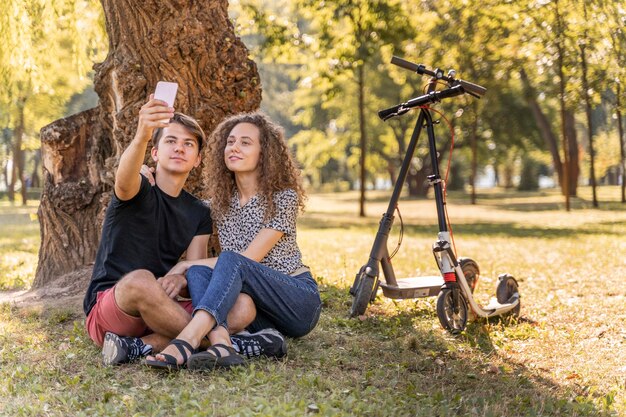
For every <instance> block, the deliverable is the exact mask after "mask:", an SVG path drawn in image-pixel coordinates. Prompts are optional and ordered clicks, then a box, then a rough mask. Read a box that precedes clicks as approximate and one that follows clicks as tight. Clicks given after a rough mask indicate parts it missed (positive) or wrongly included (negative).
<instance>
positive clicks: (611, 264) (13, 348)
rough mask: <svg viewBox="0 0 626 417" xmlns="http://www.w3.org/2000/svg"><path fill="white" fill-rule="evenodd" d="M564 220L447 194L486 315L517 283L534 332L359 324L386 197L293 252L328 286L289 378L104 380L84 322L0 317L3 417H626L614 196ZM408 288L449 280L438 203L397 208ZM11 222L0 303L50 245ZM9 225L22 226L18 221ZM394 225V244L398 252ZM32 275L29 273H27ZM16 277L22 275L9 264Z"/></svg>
mask: <svg viewBox="0 0 626 417" xmlns="http://www.w3.org/2000/svg"><path fill="white" fill-rule="evenodd" d="M580 192H581V196H582V198H579V199H573V200H572V207H573V210H572V211H571V212H569V213H566V212H565V211H563V210H562V206H563V202H562V198H561V197H560V196H558V194H556V193H555V192H553V191H550V192H537V193H525V194H521V193H505V192H502V191H501V190H500V191H498V192H496V191H489V192H485V193H483V194H480V195H479V200H478V203H479V204H478V205H475V206H472V205H470V204H468V198H467V196H464V195H455V194H452V195H451V197H450V198H449V214H450V218H451V221H452V223H453V231H454V236H455V239H456V248H457V253H458V255H460V256H467V257H471V258H473V259H474V260H476V261H477V262H478V265H479V267H480V269H481V278H480V281H479V284H478V288H477V290H476V296H477V297H478V299H479V300H480V301H482V302H483V303H486V302H487V301H488V299H489V297H490V296H491V295H493V293H494V291H495V285H496V278H497V275H498V274H500V273H503V272H508V273H510V274H512V275H513V276H515V277H516V278H517V279H518V281H519V283H520V290H521V295H522V314H521V318H520V319H519V320H518V321H514V322H511V323H500V322H498V321H492V322H490V323H488V322H485V321H479V322H475V323H471V324H469V325H468V328H467V330H466V331H465V332H464V333H463V334H461V335H460V336H456V337H453V336H451V335H449V334H447V333H446V332H445V331H444V330H443V329H442V328H441V327H440V325H439V323H438V320H437V316H436V312H435V307H434V305H435V299H434V298H426V299H419V300H407V301H397V300H390V299H386V298H383V297H382V295H380V294H379V297H378V298H377V300H376V302H375V303H374V304H373V305H370V307H369V308H368V310H367V312H366V314H365V315H364V316H363V317H361V318H359V319H348V317H347V313H348V309H349V306H350V304H351V298H350V296H349V295H348V294H347V289H348V287H349V286H350V285H351V283H352V280H353V279H354V274H355V273H356V272H357V271H358V269H359V267H360V265H361V264H363V263H364V262H365V261H366V260H367V257H368V255H369V250H370V247H371V244H372V242H373V237H374V234H375V232H376V229H377V225H378V221H379V219H380V214H382V213H383V212H384V211H385V209H386V202H385V201H386V198H387V194H385V193H378V192H371V193H370V194H369V198H370V200H371V201H370V202H369V203H368V206H367V213H368V215H369V217H367V218H364V219H360V218H358V217H357V216H356V215H355V213H356V201H357V195H356V194H355V193H342V194H326V195H312V196H311V197H310V199H309V202H308V205H307V207H308V208H307V212H306V213H305V215H304V216H302V219H301V221H300V228H299V236H298V240H299V242H300V245H301V247H302V250H303V253H304V257H305V261H306V263H308V264H309V265H310V266H311V267H312V269H313V271H314V274H315V276H316V277H317V279H318V282H319V283H320V289H321V293H322V299H323V301H324V307H325V309H324V311H323V313H322V317H321V319H320V323H319V325H318V327H317V328H316V329H315V330H314V331H313V332H312V333H311V334H310V335H308V336H306V337H304V338H302V339H300V340H290V341H289V349H290V350H289V354H288V357H287V359H286V360H284V361H280V362H276V361H272V360H256V361H253V362H251V363H250V366H248V367H245V368H242V369H237V370H234V371H230V372H224V371H216V372H211V373H206V374H196V373H190V372H187V371H182V372H177V373H172V374H165V373H160V372H156V371H154V370H152V369H147V368H146V367H144V366H142V365H141V364H133V365H127V366H122V367H117V368H104V367H102V366H101V365H100V363H99V350H98V349H97V348H96V347H95V346H93V345H92V343H91V342H90V341H89V339H88V337H87V336H86V333H85V331H84V329H83V326H84V318H83V316H82V312H81V310H80V306H79V305H77V304H76V305H68V306H65V307H62V308H60V307H54V308H47V307H45V305H44V306H43V307H42V306H41V305H36V306H25V307H16V306H15V305H13V304H11V303H10V302H5V303H4V304H1V305H0V415H11V416H14V415H32V416H41V415H54V416H68V415H85V416H93V415H102V416H130V415H137V416H157V415H159V416H174V415H181V416H195V415H219V416H238V415H239V416H247V415H255V416H292V415H293V416H302V415H319V416H453V415H454V416H456V415H468V416H598V415H600V416H603V415H606V416H611V415H626V386H625V384H626V349H625V345H626V329H625V328H624V326H623V323H624V319H625V318H626V309H625V308H624V299H625V296H626V290H625V289H624V286H623V285H622V280H623V277H624V276H626V260H625V258H624V256H623V254H624V253H626V238H625V237H624V236H625V234H626V210H624V205H622V204H621V203H618V196H619V190H618V189H617V188H615V187H613V188H611V187H602V188H600V200H601V201H609V200H611V201H610V202H609V203H606V202H605V203H601V206H600V208H599V209H592V208H591V204H590V203H589V199H590V198H589V194H590V192H589V190H588V189H587V188H581V189H580ZM400 210H401V213H402V217H403V219H404V239H403V244H402V247H401V249H400V252H399V253H398V254H397V255H396V257H395V258H394V260H393V262H394V268H395V270H396V273H397V275H398V276H405V275H416V274H419V275H422V274H425V275H430V274H436V273H437V271H436V266H435V263H434V260H433V258H432V254H431V253H430V246H431V244H432V242H433V241H434V239H435V236H436V231H437V230H436V217H435V213H434V204H433V202H432V200H409V201H402V202H401V204H400ZM34 212H35V207H29V208H26V209H22V208H19V209H18V208H12V207H10V206H7V205H2V206H0V262H2V263H1V266H2V271H0V289H19V288H20V286H22V287H27V286H28V285H29V284H30V281H29V280H28V279H27V278H25V277H29V276H30V277H31V278H32V274H33V273H34V268H35V264H36V256H37V250H38V239H39V235H38V228H37V223H36V221H33V220H31V216H30V214H32V213H34ZM11 219H14V220H11ZM398 230H399V227H398V222H397V221H396V226H394V230H393V231H392V237H391V238H390V245H389V246H390V248H393V247H395V244H396V241H397V237H398ZM20 257H21V258H20ZM14 259H22V260H21V261H20V260H14Z"/></svg>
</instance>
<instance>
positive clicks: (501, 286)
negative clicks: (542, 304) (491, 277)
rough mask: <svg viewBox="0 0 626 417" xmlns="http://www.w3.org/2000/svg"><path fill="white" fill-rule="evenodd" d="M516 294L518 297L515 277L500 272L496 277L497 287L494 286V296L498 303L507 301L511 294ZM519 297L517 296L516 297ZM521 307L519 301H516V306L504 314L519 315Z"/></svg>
mask: <svg viewBox="0 0 626 417" xmlns="http://www.w3.org/2000/svg"><path fill="white" fill-rule="evenodd" d="M516 293H517V294H518V297H519V285H518V284H517V281H516V280H515V278H513V277H512V276H511V275H509V274H502V275H500V276H499V277H498V287H497V288H496V298H497V299H498V302H499V303H500V304H504V303H508V302H510V301H509V300H510V299H511V297H513V295H515V294H516ZM518 299H519V298H518ZM521 309H522V304H521V302H518V303H517V306H516V307H515V308H514V309H513V310H511V311H509V312H508V313H507V314H506V316H509V317H519V313H520V310H521Z"/></svg>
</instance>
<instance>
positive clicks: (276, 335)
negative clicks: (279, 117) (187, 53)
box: [84, 96, 321, 370]
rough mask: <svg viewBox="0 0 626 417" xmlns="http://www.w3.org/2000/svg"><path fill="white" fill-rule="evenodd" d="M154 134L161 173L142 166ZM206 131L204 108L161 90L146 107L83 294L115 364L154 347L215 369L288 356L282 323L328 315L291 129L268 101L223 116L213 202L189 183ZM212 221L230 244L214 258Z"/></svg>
mask: <svg viewBox="0 0 626 417" xmlns="http://www.w3.org/2000/svg"><path fill="white" fill-rule="evenodd" d="M149 141H152V150H151V155H152V159H153V160H154V161H155V162H156V170H155V172H154V179H153V178H152V174H151V173H150V172H149V171H148V170H147V169H146V167H142V164H143V160H144V156H145V153H146V150H147V147H148V142H149ZM205 141H206V137H205V135H204V132H203V131H202V129H201V128H200V126H199V125H198V123H197V122H196V121H195V120H194V119H192V118H190V117H188V116H185V115H182V114H180V113H174V109H173V108H171V107H168V106H167V104H166V103H164V102H163V101H160V100H156V99H154V98H153V97H152V96H151V97H150V100H149V101H148V102H147V103H146V104H145V105H144V106H143V107H142V108H141V111H140V112H139V122H138V126H137V133H136V134H135V137H134V138H133V140H132V141H131V142H130V144H129V146H128V148H127V149H126V150H125V151H124V153H123V154H122V157H121V158H120V163H119V167H118V169H117V172H116V175H115V194H114V195H113V197H112V200H111V203H110V204H109V207H108V208H107V212H106V217H105V220H104V226H103V230H102V238H101V242H100V246H99V248H98V253H97V255H96V261H95V265H94V269H93V275H92V279H91V283H90V285H89V288H88V290H87V294H86V295H85V301H84V309H85V314H86V315H87V319H86V327H87V332H88V333H89V336H90V337H91V338H92V339H93V341H94V342H95V343H96V344H98V345H99V346H102V355H103V361H104V364H105V365H114V364H121V363H126V362H131V361H134V360H137V359H140V358H144V357H145V363H146V364H147V365H148V366H151V367H155V368H166V369H180V368H183V367H188V368H189V369H193V370H208V369H214V368H228V367H231V366H237V365H242V364H244V363H245V358H251V357H256V356H267V357H276V358H280V357H283V356H284V355H285V354H286V353H287V345H286V342H285V338H284V336H283V335H286V336H289V337H300V336H304V335H305V334H307V333H309V332H310V331H311V330H312V329H313V328H314V327H315V325H316V324H317V321H318V319H319V315H320V310H321V301H320V297H319V292H318V289H317V284H316V282H315V280H314V279H313V277H312V275H311V272H310V271H309V269H308V268H307V267H306V266H304V265H303V264H302V259H301V253H300V250H299V248H298V245H297V243H296V216H297V214H298V211H299V210H300V208H302V207H303V190H302V186H301V184H300V178H299V173H298V170H297V168H296V166H295V164H294V161H293V159H292V157H291V155H290V153H289V150H288V148H287V146H286V144H285V141H284V138H283V132H282V129H281V128H280V127H278V126H276V125H275V124H274V123H272V122H271V121H270V120H269V119H268V118H267V117H265V116H264V115H262V114H259V113H251V114H240V115H236V116H233V117H230V118H228V119H226V120H224V121H223V122H222V123H221V124H220V125H219V126H218V127H217V128H216V130H215V131H214V132H213V134H212V135H211V136H210V137H209V138H208V143H207V145H206V146H207V148H208V150H207V161H206V164H207V165H208V167H209V169H208V172H207V175H206V177H205V183H206V187H207V191H208V195H209V206H210V207H208V206H207V205H206V204H205V203H204V202H202V201H200V200H199V199H197V198H196V197H194V196H192V195H191V194H189V193H187V192H186V191H184V190H183V186H184V184H185V181H186V180H187V177H188V175H189V173H190V172H191V170H192V169H193V168H194V167H197V166H198V165H199V164H200V152H201V150H202V147H203V145H204V142H205ZM152 181H154V183H155V184H154V185H151V182H152ZM213 221H214V222H215V225H216V228H217V231H218V236H219V241H220V246H221V248H222V252H221V254H220V255H219V256H218V257H216V258H209V257H208V254H207V244H208V240H209V235H210V234H211V231H212V228H213V223H212V222H213ZM183 254H185V260H183V261H180V259H181V256H182V255H183ZM181 297H188V298H191V301H189V299H188V298H187V300H184V299H181ZM157 352H159V353H157Z"/></svg>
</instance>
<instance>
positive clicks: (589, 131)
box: [579, 1, 598, 207]
mask: <svg viewBox="0 0 626 417" xmlns="http://www.w3.org/2000/svg"><path fill="white" fill-rule="evenodd" d="M582 3H583V13H584V15H583V16H584V18H585V21H587V3H586V2H584V1H583V2H582ZM587 41H588V36H587V30H586V29H585V31H584V35H583V39H582V40H580V43H579V47H580V63H581V70H582V81H583V97H584V100H585V114H586V116H587V136H588V137H589V180H590V181H591V194H592V204H593V206H594V207H598V195H597V194H596V169H595V158H596V154H595V150H594V148H593V125H592V117H591V110H592V109H591V97H589V80H588V79H587V75H588V74H587V73H588V72H589V70H588V69H587V49H586V42H587Z"/></svg>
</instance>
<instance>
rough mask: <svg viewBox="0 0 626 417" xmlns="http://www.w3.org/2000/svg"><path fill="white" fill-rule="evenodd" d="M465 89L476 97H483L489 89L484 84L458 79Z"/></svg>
mask: <svg viewBox="0 0 626 417" xmlns="http://www.w3.org/2000/svg"><path fill="white" fill-rule="evenodd" d="M458 81H459V84H460V85H461V87H463V90H465V91H466V92H468V93H469V94H473V95H475V96H476V97H479V98H480V97H482V96H484V95H485V93H486V92H487V89H486V88H485V87H483V86H482V85H478V84H474V83H470V82H469V81H463V80H458Z"/></svg>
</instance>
